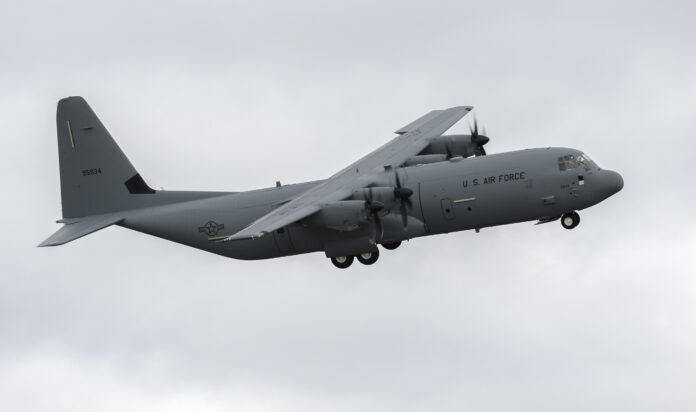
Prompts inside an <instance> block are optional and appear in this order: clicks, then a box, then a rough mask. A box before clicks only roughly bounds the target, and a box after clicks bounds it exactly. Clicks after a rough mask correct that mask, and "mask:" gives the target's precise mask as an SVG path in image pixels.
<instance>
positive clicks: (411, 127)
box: [211, 106, 473, 242]
mask: <svg viewBox="0 0 696 412" xmlns="http://www.w3.org/2000/svg"><path fill="white" fill-rule="evenodd" d="M472 109H473V107H471V106H457V107H452V108H449V109H446V110H434V111H431V112H429V113H427V114H426V115H424V116H422V117H420V118H418V119H417V120H415V121H413V122H411V123H409V124H408V125H406V126H404V127H403V128H401V129H399V130H398V131H397V132H396V133H397V134H400V136H398V137H395V138H394V139H392V140H391V141H389V142H388V143H386V144H385V145H383V146H382V147H380V148H379V149H377V150H375V151H373V152H372V153H370V154H368V155H367V156H365V157H363V158H362V159H360V160H358V161H357V162H355V163H353V164H351V165H350V166H348V167H346V168H345V169H343V170H341V171H340V172H338V173H336V174H335V175H333V176H331V177H330V178H329V179H327V180H326V181H324V182H323V183H321V184H319V185H318V186H315V187H313V188H312V189H310V190H308V191H307V192H304V193H303V194H301V195H300V196H298V197H296V198H295V199H293V200H291V201H290V202H288V203H286V204H284V205H282V206H280V207H278V208H277V209H275V210H273V211H272V212H270V213H268V214H266V215H264V216H262V217H261V218H259V219H257V220H256V221H254V222H253V223H251V224H250V225H249V226H247V227H246V228H244V229H242V230H241V231H239V232H237V233H235V234H233V235H230V236H226V237H219V238H214V239H211V240H217V241H220V242H229V241H233V240H244V239H257V238H260V237H261V236H263V235H265V234H268V233H271V232H273V231H274V230H277V229H280V228H282V227H284V226H287V225H289V224H291V223H294V222H297V221H298V220H301V219H304V218H306V217H309V216H311V215H313V214H314V213H317V212H318V211H319V210H321V205H322V204H325V203H328V202H332V201H339V200H345V199H347V198H348V197H350V196H351V193H352V191H353V190H354V189H359V188H360V187H362V186H363V185H361V184H360V182H361V180H362V179H361V178H362V177H364V176H366V175H368V174H370V173H373V172H374V171H375V169H377V168H382V167H385V166H393V167H398V166H399V165H401V164H403V162H405V161H406V159H408V158H409V157H411V156H415V155H416V154H418V153H419V152H421V151H422V150H423V149H425V148H426V147H427V146H428V144H429V140H428V139H430V138H433V137H437V136H440V135H441V134H442V133H444V132H446V131H447V130H448V129H449V128H450V127H452V126H453V125H454V124H455V123H457V122H458V121H459V120H460V119H461V118H462V117H464V116H465V115H466V114H467V113H469V112H470V111H471V110H472ZM363 184H364V183H363Z"/></svg>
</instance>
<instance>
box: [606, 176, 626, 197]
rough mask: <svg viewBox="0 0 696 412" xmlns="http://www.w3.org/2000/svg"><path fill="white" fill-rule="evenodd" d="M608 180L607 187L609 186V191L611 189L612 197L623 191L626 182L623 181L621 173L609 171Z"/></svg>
mask: <svg viewBox="0 0 696 412" xmlns="http://www.w3.org/2000/svg"><path fill="white" fill-rule="evenodd" d="M606 179H607V186H608V189H609V191H610V193H611V195H613V194H614V193H618V192H620V191H621V189H623V187H624V181H623V177H621V175H620V174H619V173H617V172H615V171H613V170H607V177H606ZM611 195H610V196H611Z"/></svg>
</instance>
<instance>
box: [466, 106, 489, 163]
mask: <svg viewBox="0 0 696 412" xmlns="http://www.w3.org/2000/svg"><path fill="white" fill-rule="evenodd" d="M469 131H470V132H471V142H472V143H476V149H474V154H475V155H476V156H485V155H486V149H484V148H483V145H485V144H486V143H488V141H490V140H491V139H489V138H488V136H486V132H485V129H484V132H483V134H479V131H478V121H477V120H476V116H474V125H473V126H471V125H469Z"/></svg>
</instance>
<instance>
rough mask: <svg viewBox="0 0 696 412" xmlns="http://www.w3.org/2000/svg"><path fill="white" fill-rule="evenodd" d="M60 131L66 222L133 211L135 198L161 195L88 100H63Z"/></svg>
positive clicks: (57, 114) (59, 107)
mask: <svg viewBox="0 0 696 412" xmlns="http://www.w3.org/2000/svg"><path fill="white" fill-rule="evenodd" d="M56 126H57V129H58V156H59V163H60V189H61V190H60V192H61V201H62V204H63V218H76V217H83V216H89V215H97V214H103V213H110V212H116V211H120V210H126V209H130V208H132V207H133V205H132V196H131V195H132V194H151V193H155V191H154V190H152V189H151V188H150V187H149V186H148V185H147V184H146V183H145V181H144V180H143V179H142V177H140V174H138V172H137V170H135V168H134V167H133V165H132V164H131V162H130V161H129V160H128V158H127V157H126V155H125V154H123V152H122V151H121V148H119V147H118V145H117V144H116V142H115V141H114V139H113V138H112V137H111V135H110V134H109V132H108V131H107V130H106V128H105V127H104V125H103V124H102V123H101V121H100V120H99V118H98V117H97V116H96V114H94V111H92V109H91V108H90V107H89V105H88V104H87V102H86V101H85V99H83V98H82V97H67V98H64V99H62V100H60V101H59V102H58V110H57V113H56Z"/></svg>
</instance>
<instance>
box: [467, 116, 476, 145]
mask: <svg viewBox="0 0 696 412" xmlns="http://www.w3.org/2000/svg"><path fill="white" fill-rule="evenodd" d="M469 131H470V132H471V140H476V137H477V136H478V121H477V120H476V116H474V126H473V127H472V126H471V125H469Z"/></svg>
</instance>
